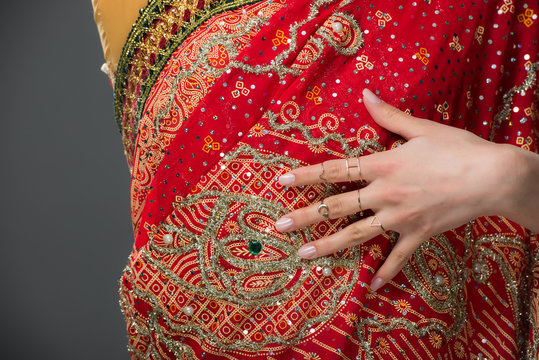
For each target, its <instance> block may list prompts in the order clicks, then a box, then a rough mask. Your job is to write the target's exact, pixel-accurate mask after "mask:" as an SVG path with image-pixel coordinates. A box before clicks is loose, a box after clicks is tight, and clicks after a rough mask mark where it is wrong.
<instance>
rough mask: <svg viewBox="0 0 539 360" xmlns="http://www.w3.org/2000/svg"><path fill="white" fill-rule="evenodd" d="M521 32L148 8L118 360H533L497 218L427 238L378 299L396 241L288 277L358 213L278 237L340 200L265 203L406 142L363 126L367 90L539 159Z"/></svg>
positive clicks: (528, 60) (510, 14) (130, 51)
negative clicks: (311, 248) (291, 176)
mask: <svg viewBox="0 0 539 360" xmlns="http://www.w3.org/2000/svg"><path fill="white" fill-rule="evenodd" d="M538 13H539V6H538V4H537V3H536V2H534V3H532V2H528V3H525V2H518V1H513V0H505V1H492V0H490V1H487V0H485V1H477V2H453V1H448V0H446V1H439V2H434V1H430V0H428V1H417V2H408V1H406V2H404V1H392V2H378V3H376V2H373V3H370V2H365V1H360V0H357V1H333V0H316V1H306V0H303V1H298V0H270V1H259V2H257V1H254V0H221V1H211V0H207V1H205V2H204V1H200V2H197V1H189V0H184V1H171V0H168V1H157V0H152V1H150V2H149V4H148V6H147V7H146V8H145V9H144V11H143V12H141V15H140V17H139V20H138V21H137V23H136V24H135V26H134V27H133V30H132V32H131V34H130V37H129V40H128V41H127V43H126V45H125V47H124V50H123V55H122V58H121V60H120V64H119V66H118V71H117V81H116V98H115V100H116V110H117V117H118V121H119V124H120V126H121V129H122V133H123V138H124V144H125V148H126V155H127V158H128V162H129V165H130V168H131V170H132V184H131V205H132V218H133V226H134V235H135V244H134V247H133V252H132V254H131V256H130V257H129V263H128V265H127V267H126V269H125V272H124V274H123V277H122V279H121V282H120V299H121V301H120V303H121V306H122V310H123V311H124V313H125V315H126V319H127V329H128V334H129V350H130V352H131V354H132V357H133V358H137V359H138V358H140V359H147V358H150V359H174V358H179V359H240V358H249V359H297V360H299V359H302V360H303V359H385V358H388V359H390V358H391V359H478V358H487V359H518V358H534V359H537V358H539V355H538V354H539V350H538V348H539V340H538V328H537V320H538V319H537V318H538V304H539V282H538V281H539V280H538V276H539V266H538V265H537V263H538V260H539V252H538V250H537V237H536V235H533V234H530V232H529V231H528V230H526V229H525V228H523V227H522V226H519V225H518V224H515V223H513V222H511V221H509V220H508V219H505V218H502V217H497V216H490V217H482V218H478V219H473V220H472V221H470V222H469V223H468V224H465V225H463V226H461V227H459V228H456V229H453V230H451V231H448V232H445V233H443V234H439V235H437V236H434V237H432V238H431V239H430V241H428V242H426V243H424V244H423V245H422V246H421V247H420V248H419V249H418V250H417V251H416V253H415V254H414V256H413V257H412V259H411V260H410V262H409V264H408V265H407V266H406V267H405V268H404V269H403V271H401V273H399V274H398V275H397V276H396V277H395V278H394V279H393V280H392V281H390V282H389V283H388V284H387V285H385V286H384V287H382V288H381V289H380V290H378V291H377V292H372V291H370V289H369V287H368V285H367V284H369V283H370V281H371V278H372V276H373V274H374V272H375V271H376V269H377V268H378V267H379V265H380V264H381V262H382V261H383V260H384V259H385V257H386V256H387V254H388V253H389V251H390V250H391V246H392V243H393V242H394V241H395V240H396V236H397V234H395V233H392V232H387V233H386V234H383V235H381V236H378V237H376V238H374V239H372V240H370V241H368V242H366V243H364V244H363V245H361V246H358V247H355V248H351V249H348V250H345V251H341V252H338V253H336V254H334V255H332V256H327V257H322V258H318V259H313V260H305V259H301V258H299V257H298V256H297V254H296V252H297V249H298V248H299V247H300V246H301V245H302V244H304V243H305V242H308V241H311V240H313V239H317V238H320V237H322V236H325V235H327V234H330V233H333V232H335V231H338V230H339V229H341V228H343V227H345V226H347V224H349V223H351V222H352V221H355V220H357V218H358V217H359V215H358V216H355V217H348V218H342V219H336V220H328V221H324V222H321V223H318V224H315V225H312V226H310V227H307V228H304V229H301V230H299V231H296V232H294V233H291V234H282V233H279V232H277V231H276V230H275V228H274V222H275V220H276V219H278V218H279V217H280V216H282V215H283V214H285V213H287V212H289V211H291V210H293V209H296V208H299V207H303V206H305V205H307V204H311V203H314V202H317V201H320V200H322V199H323V198H324V197H326V196H328V194H330V193H337V192H342V191H346V190H348V191H349V190H350V189H353V188H356V187H357V186H356V185H351V184H348V183H343V184H337V185H331V186H329V185H328V186H324V185H312V186H304V187H297V188H283V187H282V186H281V185H279V184H278V183H277V181H276V179H277V178H278V177H279V176H280V175H282V174H284V173H286V172H287V171H289V170H290V169H293V168H296V167H299V166H303V165H307V164H313V163H319V162H322V161H325V160H329V159H336V158H345V157H353V156H359V155H368V154H369V153H373V152H377V151H385V150H390V149H392V148H395V147H396V146H399V145H400V144H402V143H404V140H403V139H402V138H400V137H399V136H397V135H395V134H392V133H390V132H388V131H386V130H385V129H383V128H380V127H379V126H378V125H377V124H376V123H374V122H373V120H372V119H371V118H370V116H369V115H368V113H367V111H366V109H365V107H364V106H363V104H362V103H361V98H362V96H361V91H362V89H363V88H364V87H368V88H369V89H371V90H373V91H376V93H378V94H379V95H380V96H381V98H383V99H384V100H386V101H388V102H389V103H391V104H392V105H395V106H397V107H398V108H400V109H401V110H403V111H406V112H408V113H411V114H414V115H415V116H418V117H421V118H427V119H431V120H432V121H437V122H440V123H443V124H446V125H449V126H456V127H459V128H465V129H467V130H469V131H472V132H473V133H475V134H477V135H479V136H482V137H484V138H488V139H489V140H491V141H495V142H499V143H508V144H513V145H515V146H520V147H522V148H524V149H527V150H530V151H534V152H537V151H538V145H537V144H538V143H537V141H538V131H537V129H538V126H537V124H538V111H537V105H538V98H539V95H538V89H537V80H536V76H537V71H538V70H539V59H538V53H537V49H538V48H537V38H538V36H537V35H538V33H539V19H537V14H538ZM470 156H474V154H470ZM479 181H480V180H479ZM368 215H369V214H368V213H366V214H365V216H368Z"/></svg>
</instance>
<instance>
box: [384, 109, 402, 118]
mask: <svg viewBox="0 0 539 360" xmlns="http://www.w3.org/2000/svg"><path fill="white" fill-rule="evenodd" d="M384 115H385V117H386V119H387V120H396V119H397V117H399V116H402V112H401V111H400V110H399V109H397V108H394V107H393V106H387V107H386V111H385V114H384Z"/></svg>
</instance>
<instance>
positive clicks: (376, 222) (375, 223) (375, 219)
mask: <svg viewBox="0 0 539 360" xmlns="http://www.w3.org/2000/svg"><path fill="white" fill-rule="evenodd" d="M377 226H379V227H380V229H382V231H383V232H386V231H387V230H386V229H385V228H384V226H383V225H382V223H381V222H380V220H379V219H378V217H377V216H376V215H374V217H373V218H372V220H371V227H377Z"/></svg>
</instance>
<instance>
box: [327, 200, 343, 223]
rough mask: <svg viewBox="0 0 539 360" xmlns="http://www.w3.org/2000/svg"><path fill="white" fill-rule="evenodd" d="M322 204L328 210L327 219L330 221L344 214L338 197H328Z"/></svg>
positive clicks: (341, 202)
mask: <svg viewBox="0 0 539 360" xmlns="http://www.w3.org/2000/svg"><path fill="white" fill-rule="evenodd" d="M324 203H325V204H326V205H327V206H328V208H329V217H330V218H331V219H334V218H338V217H341V216H343V215H345V214H344V204H343V201H342V199H341V197H340V196H338V195H335V196H331V197H328V198H327V199H325V200H324Z"/></svg>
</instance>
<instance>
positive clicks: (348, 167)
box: [344, 158, 352, 182]
mask: <svg viewBox="0 0 539 360" xmlns="http://www.w3.org/2000/svg"><path fill="white" fill-rule="evenodd" d="M344 161H345V164H346V176H348V181H350V182H352V177H351V176H350V165H348V158H346V159H345V160H344Z"/></svg>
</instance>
